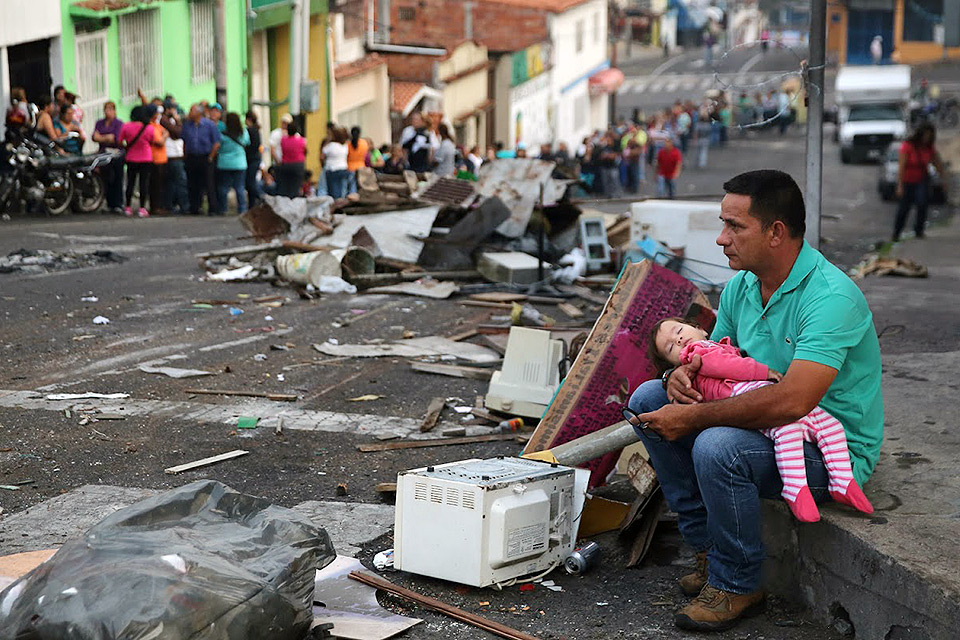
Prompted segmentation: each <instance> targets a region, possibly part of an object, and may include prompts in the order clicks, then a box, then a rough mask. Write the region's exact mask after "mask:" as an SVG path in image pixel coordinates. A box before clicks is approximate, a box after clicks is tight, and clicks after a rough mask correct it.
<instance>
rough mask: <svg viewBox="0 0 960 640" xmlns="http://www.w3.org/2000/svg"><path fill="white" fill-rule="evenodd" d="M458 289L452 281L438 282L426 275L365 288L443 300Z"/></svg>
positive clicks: (373, 290) (372, 290)
mask: <svg viewBox="0 0 960 640" xmlns="http://www.w3.org/2000/svg"><path fill="white" fill-rule="evenodd" d="M459 290H460V287H459V286H457V285H456V284H455V283H453V282H439V281H437V280H434V279H433V278H430V277H426V278H421V279H420V280H416V281H414V282H402V283H400V284H391V285H386V286H382V287H373V288H371V289H367V290H366V293H401V294H405V295H409V296H420V297H423V298H433V299H435V300H444V299H446V298H449V297H450V296H452V295H453V294H455V293H456V292H457V291H459Z"/></svg>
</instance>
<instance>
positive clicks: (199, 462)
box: [163, 449, 250, 475]
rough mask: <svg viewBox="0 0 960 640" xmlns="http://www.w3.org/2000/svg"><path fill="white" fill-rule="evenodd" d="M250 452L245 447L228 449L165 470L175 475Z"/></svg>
mask: <svg viewBox="0 0 960 640" xmlns="http://www.w3.org/2000/svg"><path fill="white" fill-rule="evenodd" d="M248 453H250V452H249V451H244V450H243V449H235V450H233V451H228V452H227V453H221V454H220V455H218V456H210V457H209V458H204V459H203V460H194V461H193V462H187V463H186V464H181V465H177V466H175V467H168V468H166V469H164V470H163V472H164V473H168V474H170V475H175V474H178V473H183V472H184V471H190V470H191V469H199V468H200V467H206V466H208V465H211V464H216V463H218V462H223V461H224V460H232V459H233V458H239V457H241V456H245V455H247V454H248Z"/></svg>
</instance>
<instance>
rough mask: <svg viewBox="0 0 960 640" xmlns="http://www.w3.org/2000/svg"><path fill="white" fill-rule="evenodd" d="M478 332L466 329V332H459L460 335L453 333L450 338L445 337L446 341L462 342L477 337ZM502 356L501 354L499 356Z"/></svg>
mask: <svg viewBox="0 0 960 640" xmlns="http://www.w3.org/2000/svg"><path fill="white" fill-rule="evenodd" d="M478 333H479V331H477V330H476V329H475V328H474V329H467V330H466V331H461V332H460V333H455V334H453V335H452V336H447V340H453V341H454V342H462V341H464V340H467V339H469V338H472V337H473V336H475V335H477V334H478ZM501 355H502V354H501Z"/></svg>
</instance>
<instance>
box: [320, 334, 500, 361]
mask: <svg viewBox="0 0 960 640" xmlns="http://www.w3.org/2000/svg"><path fill="white" fill-rule="evenodd" d="M313 348H314V349H316V350H317V351H319V352H320V353H323V354H325V355H328V356H345V357H351V358H383V357H393V358H419V357H424V356H434V357H440V356H454V357H456V358H459V359H462V360H467V361H469V362H476V363H492V362H498V361H499V360H500V354H499V353H497V352H496V351H493V350H492V349H487V348H486V347H481V346H478V345H475V344H471V343H469V342H454V341H453V340H448V339H447V338H441V337H439V336H427V337H423V338H411V339H409V340H404V341H403V342H394V343H384V344H371V345H365V344H330V343H329V342H326V343H323V344H315V345H313Z"/></svg>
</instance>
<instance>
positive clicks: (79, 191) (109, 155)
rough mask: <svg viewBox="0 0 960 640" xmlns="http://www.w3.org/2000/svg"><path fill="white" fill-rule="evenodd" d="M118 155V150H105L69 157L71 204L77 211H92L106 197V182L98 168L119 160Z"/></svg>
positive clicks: (97, 207)
mask: <svg viewBox="0 0 960 640" xmlns="http://www.w3.org/2000/svg"><path fill="white" fill-rule="evenodd" d="M119 156H120V153H119V152H118V151H105V152H103V153H91V154H89V155H84V156H80V157H73V158H71V160H73V165H71V176H70V177H71V179H72V181H73V185H74V195H73V206H74V208H75V209H76V210H77V211H80V212H81V213H92V212H94V211H96V210H97V209H99V208H100V206H101V205H102V204H103V200H104V198H105V197H106V184H105V183H104V180H103V176H102V175H101V174H100V172H99V171H98V169H100V168H101V167H106V166H107V165H108V164H109V163H111V162H119V161H120V160H119Z"/></svg>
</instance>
